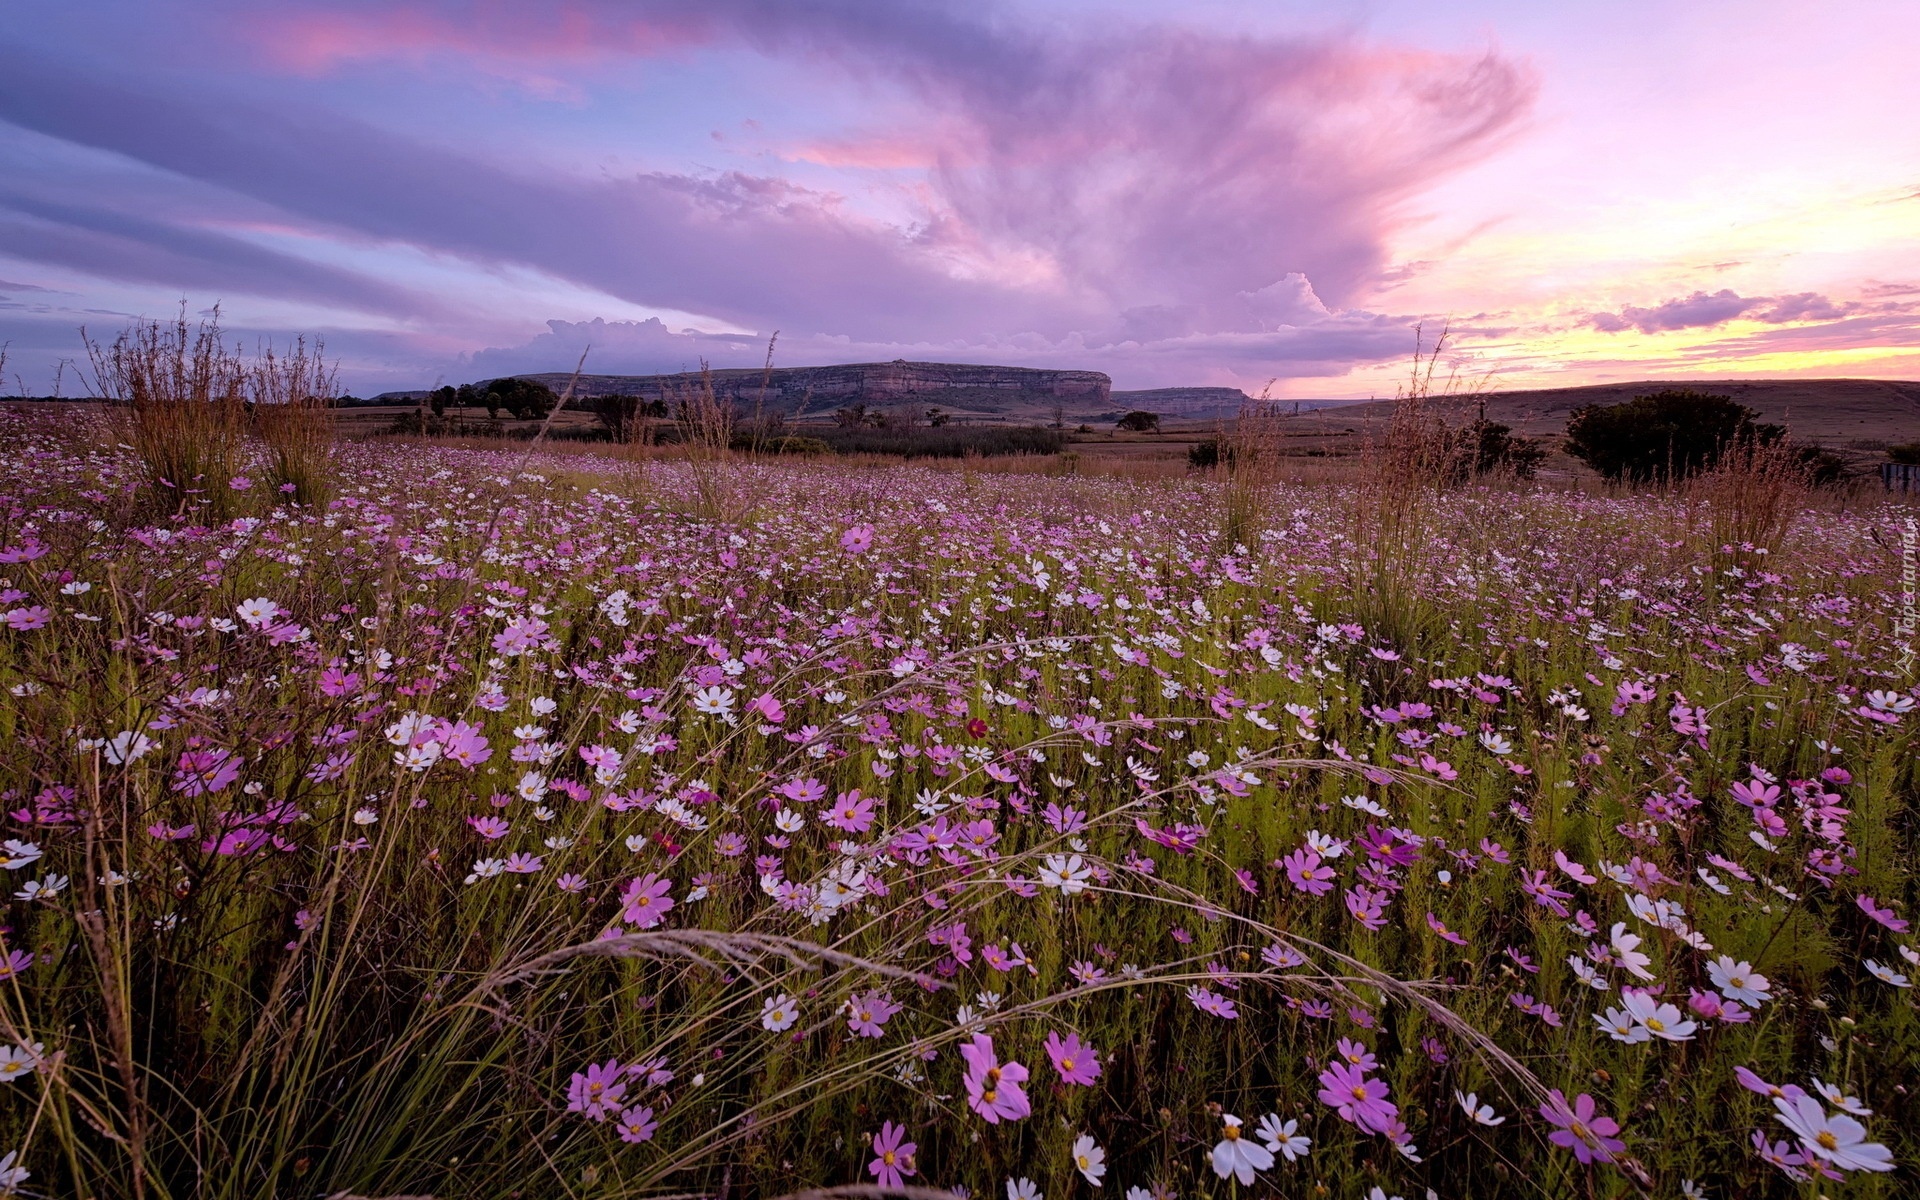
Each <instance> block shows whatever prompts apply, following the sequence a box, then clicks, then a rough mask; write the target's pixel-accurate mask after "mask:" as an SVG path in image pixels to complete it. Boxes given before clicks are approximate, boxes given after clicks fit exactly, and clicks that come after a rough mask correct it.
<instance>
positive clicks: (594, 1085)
mask: <svg viewBox="0 0 1920 1200" xmlns="http://www.w3.org/2000/svg"><path fill="white" fill-rule="evenodd" d="M622 1074H623V1072H622V1071H621V1069H620V1060H619V1059H617V1058H610V1059H608V1060H607V1061H606V1062H603V1063H592V1064H589V1065H588V1067H587V1069H586V1070H585V1071H584V1072H583V1071H575V1072H574V1073H573V1079H572V1081H571V1082H570V1083H569V1084H568V1086H567V1111H568V1112H577V1113H580V1114H581V1115H582V1116H585V1117H587V1118H588V1119H589V1120H594V1121H604V1120H606V1119H607V1118H608V1117H610V1116H612V1115H613V1113H614V1110H615V1108H616V1107H617V1106H618V1104H619V1101H620V1097H622V1096H624V1095H626V1094H627V1085H626V1082H625V1081H624V1080H623V1079H622V1078H621V1075H622Z"/></svg>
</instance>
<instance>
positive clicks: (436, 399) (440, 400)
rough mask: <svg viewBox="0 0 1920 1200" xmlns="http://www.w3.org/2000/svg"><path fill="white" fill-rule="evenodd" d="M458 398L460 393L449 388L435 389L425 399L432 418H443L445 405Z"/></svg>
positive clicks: (445, 413)
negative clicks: (431, 411) (431, 412)
mask: <svg viewBox="0 0 1920 1200" xmlns="http://www.w3.org/2000/svg"><path fill="white" fill-rule="evenodd" d="M459 398H460V393H459V392H457V391H455V390H454V389H452V388H450V387H442V388H435V389H433V392H432V393H431V394H430V395H428V397H427V407H429V408H431V409H433V415H434V416H436V417H444V416H446V415H447V405H449V404H452V403H454V402H455V401H456V400H458V399H459Z"/></svg>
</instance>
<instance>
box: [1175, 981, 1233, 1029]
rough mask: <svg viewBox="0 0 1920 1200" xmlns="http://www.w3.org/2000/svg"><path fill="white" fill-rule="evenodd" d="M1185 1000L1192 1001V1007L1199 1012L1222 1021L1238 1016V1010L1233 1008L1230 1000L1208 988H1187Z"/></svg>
mask: <svg viewBox="0 0 1920 1200" xmlns="http://www.w3.org/2000/svg"><path fill="white" fill-rule="evenodd" d="M1187 999H1189V1000H1191V1001H1193V1006H1194V1007H1195V1008H1197V1009H1199V1010H1200V1011H1201V1012H1203V1013H1207V1014H1209V1015H1211V1016H1215V1017H1219V1018H1221V1019H1222V1020H1227V1021H1232V1020H1234V1019H1236V1018H1238V1017H1239V1016H1240V1010H1239V1009H1238V1008H1236V1007H1235V1006H1234V1003H1233V1001H1232V1000H1229V999H1228V998H1227V997H1225V996H1222V995H1221V994H1220V993H1219V992H1216V991H1212V990H1211V989H1208V988H1203V987H1197V986H1196V987H1190V988H1188V989H1187Z"/></svg>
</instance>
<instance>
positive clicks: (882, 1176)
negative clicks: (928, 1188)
mask: <svg viewBox="0 0 1920 1200" xmlns="http://www.w3.org/2000/svg"><path fill="white" fill-rule="evenodd" d="M906 1136H907V1131H906V1128H905V1127H904V1126H900V1125H895V1124H894V1123H893V1122H892V1121H882V1122H881V1123H880V1132H879V1133H876V1134H874V1135H873V1155H874V1158H873V1161H872V1162H870V1163H868V1164H867V1173H868V1174H869V1175H872V1176H873V1178H874V1182H876V1183H878V1184H879V1185H880V1186H881V1187H883V1188H897V1187H900V1186H902V1185H903V1184H904V1183H905V1182H906V1180H907V1179H908V1178H909V1177H911V1176H913V1175H916V1174H918V1173H919V1170H918V1168H916V1167H915V1166H914V1165H913V1152H914V1151H915V1150H918V1149H919V1148H920V1145H919V1143H918V1142H906V1141H902V1140H901V1139H902V1138H904V1137H906Z"/></svg>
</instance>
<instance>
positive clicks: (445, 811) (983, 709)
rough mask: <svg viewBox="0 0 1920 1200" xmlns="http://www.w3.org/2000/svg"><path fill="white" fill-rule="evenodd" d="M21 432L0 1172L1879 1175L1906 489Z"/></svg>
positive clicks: (1900, 964)
mask: <svg viewBox="0 0 1920 1200" xmlns="http://www.w3.org/2000/svg"><path fill="white" fill-rule="evenodd" d="M0 439H4V441H5V443H6V445H7V446H8V448H9V453H8V454H7V455H6V456H5V458H4V460H0V735H4V739H5V740H4V746H5V750H4V753H3V754H0V800H3V801H4V804H3V805H0V808H4V814H5V821H6V823H7V828H6V830H5V835H6V836H5V840H4V847H3V849H0V867H4V868H5V870H6V875H7V879H6V882H7V883H8V884H9V885H10V886H9V887H8V889H7V890H8V892H9V893H10V894H11V901H10V904H9V907H8V911H7V915H6V917H5V919H4V922H3V923H0V976H4V978H3V979H0V1042H3V1043H4V1045H0V1138H3V1139H4V1140H3V1141H0V1151H3V1152H4V1153H5V1157H4V1159H0V1188H4V1189H7V1190H10V1191H17V1192H20V1193H23V1194H32V1195H49V1196H52V1195H59V1196H99V1197H185V1196H196V1197H197V1196H217V1197H235V1198H238V1197H252V1198H266V1197H283V1196H284V1197H293V1196H334V1195H340V1194H351V1195H359V1196H389V1195H402V1194H405V1195H435V1196H502V1197H507V1196H512V1197H602V1196H606V1197H616V1196H647V1195H668V1194H697V1195H708V1196H736V1195H737V1196H776V1195H782V1194H788V1193H794V1192H798V1191H803V1190H807V1189H832V1188H852V1187H855V1186H857V1185H867V1186H868V1187H870V1188H879V1189H893V1190H895V1191H898V1192H900V1193H902V1194H933V1193H932V1192H928V1191H927V1189H937V1191H938V1192H939V1194H965V1195H971V1196H974V1197H982V1198H993V1200H997V1198H998V1197H999V1196H1002V1195H1004V1196H1006V1197H1008V1200H1032V1198H1036V1197H1043V1196H1044V1197H1055V1198H1062V1197H1068V1196H1094V1195H1113V1196H1116V1197H1120V1196H1124V1197H1127V1198H1129V1200H1144V1198H1146V1197H1164V1196H1173V1195H1183V1196H1229V1195H1241V1194H1246V1195H1274V1196H1336V1197H1352V1198H1356V1200H1359V1198H1378V1200H1388V1198H1391V1197H1407V1198H1410V1200H1417V1198H1419V1197H1423V1196H1429V1195H1431V1196H1437V1197H1442V1198H1447V1200H1451V1198H1453V1197H1482V1196H1570V1197H1596V1196H1637V1195H1646V1196H1657V1197H1680V1196H1709V1197H1754V1196H1780V1197H1789V1196H1795V1197H1797V1196H1814V1195H1831V1196H1843V1195H1844V1196H1875V1197H1891V1196H1897V1195H1910V1194H1912V1192H1913V1189H1914V1186H1915V1185H1914V1183H1913V1179H1914V1174H1913V1173H1914V1170H1915V1167H1916V1165H1917V1164H1920V1132H1916V1131H1920V1105H1917V1104H1916V1102H1915V1097H1914V1096H1913V1094H1912V1093H1913V1090H1914V1088H1915V1087H1916V1086H1920V1070H1917V1069H1916V1066H1917V1064H1920V1021H1917V1020H1916V1010H1915V999H1914V990H1913V988H1912V986H1911V985H1912V982H1913V980H1914V978H1915V977H1916V976H1920V949H1917V947H1920V936H1916V933H1915V931H1914V930H1913V929H1912V928H1911V923H1912V922H1913V921H1914V920H1915V919H1917V918H1920V913H1917V912H1916V905H1917V904H1920V894H1917V893H1916V888H1915V884H1914V880H1913V869H1912V868H1913V865H1914V862H1915V857H1914V855H1915V837H1916V831H1915V826H1914V821H1915V815H1916V812H1915V768H1914V748H1915V741H1914V729H1915V727H1916V723H1917V722H1920V716H1916V715H1915V712H1914V709H1915V705H1916V698H1917V697H1920V687H1916V686H1915V676H1914V670H1913V668H1912V666H1911V664H1910V663H1909V662H1907V660H1906V659H1905V658H1904V656H1903V653H1904V652H1903V648H1902V646H1901V644H1900V639H1901V637H1902V636H1903V635H1902V634H1901V632H1900V621H1901V617H1902V611H1901V597H1900V595H1899V583H1898V579H1899V571H1900V561H1899V550H1898V545H1899V543H1898V530H1899V528H1900V527H1901V525H1902V522H1903V521H1904V514H1905V511H1906V510H1902V509H1899V508H1896V507H1892V506H1875V505H1871V504H1870V505H1868V506H1866V507H1864V508H1863V507H1859V506H1854V507H1853V508H1851V509H1846V510H1842V509H1841V508H1840V507H1839V506H1837V505H1833V504H1823V505H1818V506H1810V507H1808V508H1806V509H1805V510H1804V511H1802V512H1800V513H1799V514H1798V515H1797V517H1796V518H1795V520H1794V522H1793V524H1792V527H1791V529H1790V531H1789V532H1788V534H1787V535H1786V537H1785V538H1784V539H1783V540H1781V541H1780V543H1779V544H1778V545H1773V546H1745V545H1717V544H1715V543H1714V540H1713V538H1712V537H1711V536H1710V533H1709V532H1707V531H1708V530H1709V529H1710V525H1711V523H1710V522H1709V521H1708V520H1707V519H1706V517H1705V516H1703V514H1702V512H1701V511H1700V507H1699V505H1698V504H1696V503H1694V502H1690V501H1688V500H1686V499H1684V498H1681V497H1677V496H1670V495H1619V496H1598V495H1591V494H1584V493H1581V492H1577V491H1561V492H1555V491H1549V490H1521V489H1513V488H1467V489H1459V490H1453V491H1447V492H1436V493H1435V494H1433V495H1431V496H1429V497H1426V498H1425V499H1424V500H1422V501H1421V502H1420V503H1421V506H1422V507H1421V519H1420V522H1419V527H1418V530H1417V531H1416V533H1414V534H1407V533H1406V529H1407V526H1406V525H1405V524H1402V525H1400V526H1397V528H1399V529H1400V530H1401V534H1402V536H1397V537H1396V538H1395V539H1394V541H1393V543H1392V549H1391V550H1389V549H1386V548H1385V546H1384V544H1383V543H1381V542H1379V541H1376V540H1370V539H1369V537H1368V535H1367V533H1366V530H1367V529H1368V528H1370V526H1368V525H1367V524H1366V523H1365V522H1363V521H1359V520H1356V519H1355V518H1354V516H1353V514H1354V513H1355V512H1356V511H1357V509H1356V501H1355V497H1354V496H1353V495H1352V494H1351V489H1343V488H1342V487H1339V486H1333V485H1320V486H1313V487H1306V486H1294V487H1289V486H1284V485H1276V486H1275V487H1274V488H1273V489H1272V490H1271V492H1270V493H1269V494H1267V495H1266V496H1265V497H1264V498H1263V502H1262V505H1261V507H1260V509H1259V514H1258V515H1259V519H1258V520H1257V521H1256V522H1254V523H1253V524H1251V525H1249V524H1247V523H1246V522H1245V521H1240V522H1236V524H1235V525H1234V526H1233V529H1234V532H1235V533H1237V534H1239V535H1241V536H1238V537H1237V538H1231V539H1230V538H1226V537H1223V534H1222V518H1221V506H1222V499H1221V494H1220V486H1219V485H1218V484H1217V483H1215V482H1214V481H1212V480H1210V479H1205V478H1196V479H1192V480H1186V481H1155V482H1150V483H1141V482H1130V481H1126V480H1118V479H1081V478H1052V477H1043V476H1035V475H1001V474H994V473H989V472H983V471H976V470H966V471H950V472H936V471H929V470H924V469H919V468H910V467H875V466H846V465H842V466H830V465H817V464H798V465H793V464H777V465H776V464H763V463H755V462H751V461H744V460H743V461H738V462H734V463H730V464H727V465H726V467H725V477H724V478H723V479H721V480H720V485H722V486H725V487H727V488H730V489H733V490H734V491H735V492H736V493H737V494H739V495H743V496H747V497H748V498H749V499H750V504H745V502H743V507H742V509H741V511H740V512H737V513H735V514H734V515H733V516H732V518H731V519H728V520H724V521H723V520H718V519H714V518H713V517H712V516H710V515H705V516H703V515H702V510H701V508H700V507H699V506H698V505H695V504H693V503H691V502H690V500H689V498H690V497H692V496H694V495H695V494H696V493H703V494H704V493H706V492H709V491H711V489H712V488H713V487H714V486H716V483H715V479H716V477H715V475H714V474H713V471H714V470H716V469H717V468H708V469H707V474H705V475H702V474H701V471H702V468H699V467H698V465H697V464H693V463H682V462H672V461H650V462H642V463H636V462H633V461H628V460H617V459H611V458H609V459H596V458H593V457H590V456H582V455H558V454H549V453H547V452H544V451H540V450H537V449H535V450H528V451H524V452H522V451H519V450H516V451H514V452H503V451H478V450H469V449H459V448H444V447H435V446H432V445H427V444H421V443H405V442H389V443H377V444H358V445H342V446H340V447H339V448H338V449H337V450H336V452H335V454H334V461H333V466H332V478H331V480H330V485H329V487H328V488H327V490H326V495H325V496H324V498H319V499H316V500H314V502H312V503H310V504H302V503H295V502H294V500H293V499H292V498H291V496H290V495H289V494H286V493H282V492H279V491H276V490H274V489H273V488H270V487H268V486H267V485H265V484H264V483H258V482H255V481H254V480H253V479H251V478H249V477H248V476H247V475H238V476H235V477H232V478H230V479H219V480H204V479H203V480H197V481H189V484H188V485H183V486H182V487H180V488H179V489H178V494H177V498H175V499H169V500H168V501H167V502H166V503H164V504H161V505H158V506H156V505H155V504H154V503H152V500H153V497H152V496H151V495H149V494H148V493H149V492H150V491H151V490H152V488H153V487H154V485H153V484H151V483H149V482H148V481H147V476H146V475H145V474H143V472H142V470H141V467H140V464H139V462H138V461H137V459H136V458H135V457H134V456H133V455H132V453H131V452H130V451H129V450H128V449H127V448H125V447H124V446H121V445H118V444H116V441H115V438H114V435H113V433H112V432H111V430H110V429H109V428H108V427H107V426H105V425H104V424H101V425H97V426H96V425H94V424H91V423H89V422H88V421H87V420H86V419H84V418H75V417H73V416H71V415H66V414H63V415H62V420H61V421H60V422H58V423H56V422H55V421H54V420H53V419H52V418H50V417H43V416H29V415H25V414H22V413H21V412H18V411H13V412H7V413H4V414H0ZM216 512H217V513H220V514H221V515H220V516H218V517H217V518H216V517H215V516H214V515H213V514H214V513H216ZM1906 636H1910V635H1906ZM914 1189H920V1191H919V1192H918V1193H916V1192H915V1191H914ZM866 1194H873V1193H872V1192H868V1193H866Z"/></svg>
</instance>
